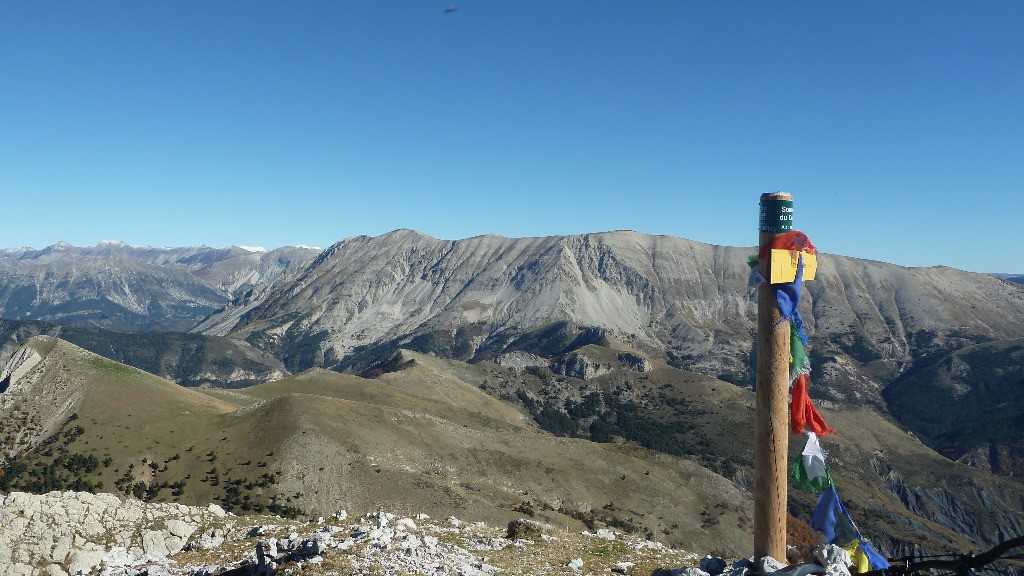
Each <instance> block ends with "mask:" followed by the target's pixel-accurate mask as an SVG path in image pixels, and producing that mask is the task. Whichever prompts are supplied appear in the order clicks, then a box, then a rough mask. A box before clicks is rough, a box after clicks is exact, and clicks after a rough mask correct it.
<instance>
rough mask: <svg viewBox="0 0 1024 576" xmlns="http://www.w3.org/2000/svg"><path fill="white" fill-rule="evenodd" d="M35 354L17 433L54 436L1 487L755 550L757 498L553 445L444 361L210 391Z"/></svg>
mask: <svg viewBox="0 0 1024 576" xmlns="http://www.w3.org/2000/svg"><path fill="white" fill-rule="evenodd" d="M30 345H31V346H33V347H34V349H35V353H36V354H38V356H39V357H40V358H41V359H40V360H39V361H38V363H37V364H36V365H35V366H34V367H32V369H31V370H29V371H28V372H27V373H26V374H23V375H21V377H20V378H18V379H17V380H16V381H13V382H12V383H11V387H10V388H9V389H8V391H7V392H5V393H4V395H3V396H2V397H3V398H4V404H3V410H4V411H5V413H4V416H5V418H4V421H5V422H13V421H14V420H15V419H12V418H8V417H7V416H8V415H10V414H13V413H14V411H15V410H19V411H23V412H24V413H27V414H29V416H28V418H27V419H26V425H27V426H31V425H34V424H33V422H34V421H35V420H39V419H44V420H46V422H42V424H44V425H43V426H42V427H43V428H46V427H47V426H49V427H50V429H52V432H51V433H49V434H46V433H40V434H37V435H35V436H32V437H31V438H29V436H26V435H24V434H21V432H20V431H18V430H14V429H12V430H10V431H8V432H9V433H11V434H13V437H17V438H19V440H16V442H15V444H16V446H13V447H12V448H16V450H13V451H12V452H11V456H12V458H11V459H10V460H8V461H7V464H6V466H5V469H4V478H3V482H4V484H3V485H2V486H0V487H2V488H4V489H14V488H26V487H27V488H51V487H54V486H50V485H38V483H37V484H33V483H34V482H36V480H38V479H39V477H40V476H42V477H44V479H45V477H46V474H47V473H46V470H54V471H55V472H54V473H53V474H50V476H52V477H53V478H52V483H59V482H63V483H64V487H68V486H70V485H73V483H74V482H75V481H76V479H79V478H80V479H81V480H82V481H83V482H88V483H91V486H92V488H93V489H96V490H108V491H120V492H124V493H133V494H136V495H139V496H140V497H142V498H145V499H151V500H155V501H179V502H183V503H190V504H201V503H204V502H209V501H211V500H216V501H218V502H220V503H221V504H222V505H223V506H225V507H226V508H228V509H230V510H234V511H237V512H245V511H249V510H251V511H266V510H270V511H276V512H279V513H284V514H298V513H309V514H326V513H329V512H333V511H334V510H335V509H337V508H346V509H349V510H355V511H359V510H373V509H376V508H377V507H378V506H384V505H386V506H387V508H388V509H392V510H396V511H407V512H409V513H412V512H417V511H425V512H427V513H428V514H431V515H433V516H442V517H443V516H444V515H446V514H455V515H457V516H459V517H461V518H464V519H467V520H488V521H492V522H497V523H504V522H507V521H508V520H510V519H511V518H514V517H521V516H523V515H530V516H534V517H535V518H537V519H544V520H547V521H549V522H551V523H553V524H555V525H558V526H563V525H564V526H573V527H576V528H581V527H583V526H584V525H587V526H591V527H597V526H602V525H611V526H616V527H619V528H620V529H623V530H628V531H634V532H637V533H639V534H641V535H649V536H650V537H652V538H657V539H659V540H662V541H665V542H668V543H674V544H676V545H683V544H685V545H686V546H689V547H700V548H702V549H708V550H715V551H719V552H721V553H723V554H729V555H743V554H747V553H749V550H747V548H748V547H749V546H750V542H749V529H750V517H749V507H750V506H749V497H748V496H747V495H746V494H745V493H744V492H742V491H741V490H739V489H737V488H736V487H735V486H734V485H732V484H731V483H729V482H728V481H726V480H725V479H724V478H721V477H720V476H717V475H715V474H712V473H710V472H708V471H707V470H705V469H704V468H702V467H700V466H698V465H696V464H695V463H692V462H690V461H687V460H684V459H679V458H674V457H670V456H667V455H665V454H659V453H656V452H652V451H649V450H645V449H642V448H639V447H637V446H635V445H628V444H627V445H622V444H595V443H592V442H589V441H586V440H580V439H572V438H559V437H555V436H553V435H551V434H548V433H546V432H544V431H542V430H540V429H539V428H537V427H536V426H534V425H532V424H531V423H529V421H528V420H526V419H525V418H523V416H522V414H521V413H519V412H517V411H516V410H514V409H512V408H510V407H508V406H507V405H505V404H503V403H501V402H500V401H499V400H496V399H494V398H492V397H489V396H487V395H486V394H485V393H484V392H482V391H480V390H479V389H477V387H476V386H475V385H473V384H471V383H467V382H466V381H464V380H462V379H461V378H459V377H458V376H457V375H455V374H453V373H451V372H450V371H446V370H444V364H443V363H438V362H436V361H434V360H433V359H428V358H425V357H419V356H415V355H411V356H410V357H409V359H408V360H411V364H410V363H407V366H406V369H405V370H403V371H400V372H396V373H392V374H388V375H387V377H386V378H382V379H377V380H367V379H362V378H358V377H353V376H345V375H339V374H334V373H329V372H324V371H311V372H307V373H304V374H301V375H299V376H296V377H294V378H289V379H285V380H282V381H279V382H273V383H270V384H264V385H260V386H255V387H252V388H247V389H244V390H208V391H207V390H202V391H200V390H194V389H186V388H181V387H179V386H176V385H174V384H173V383H171V382H168V381H166V380H162V379H160V378H156V377H154V376H152V375H148V374H146V373H143V372H141V371H139V370H136V369H133V368H130V367H127V366H124V365H122V364H118V363H114V362H111V361H109V360H106V359H103V358H100V357H97V356H95V355H92V354H90V353H88V352H86V351H84V350H81V349H79V348H77V347H75V346H73V345H70V344H68V343H66V342H63V341H60V340H56V339H52V338H50V339H35V340H33V341H32V342H31V343H30ZM417 382H422V383H424V385H423V386H417V385H416V383H417ZM60 391H65V392H68V393H70V392H74V393H72V394H70V396H68V401H67V402H65V404H68V414H66V415H63V416H61V415H60V414H57V413H52V412H51V413H47V414H45V415H42V416H38V417H37V416H34V415H35V414H43V413H42V412H40V411H39V409H38V408H37V407H35V406H29V405H28V404H26V402H25V400H26V399H28V398H31V397H45V396H47V395H50V396H53V395H54V394H58V395H59V394H60V393H61V392H60ZM18 413H19V414H21V413H22V412H18ZM72 414H73V415H74V416H72ZM19 422H20V420H19ZM51 438H52V439H54V440H50V439H51ZM82 459H84V462H85V464H84V465H79V464H73V465H72V466H71V468H73V470H71V469H68V468H67V467H65V463H67V462H72V461H73V462H79V460H82ZM93 459H95V461H96V462H97V463H98V464H97V465H93ZM19 471H20V473H19ZM82 485H83V486H87V485H86V484H82ZM711 518H713V519H714V520H713V521H712V520H710V519H711Z"/></svg>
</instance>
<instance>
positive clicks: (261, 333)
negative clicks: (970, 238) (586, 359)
mask: <svg viewBox="0 0 1024 576" xmlns="http://www.w3.org/2000/svg"><path fill="white" fill-rule="evenodd" d="M751 252H752V249H751V248H736V247H723V246H713V245H708V244H701V243H698V242H693V241H689V240H684V239H681V238H673V237H667V236H649V235H645V234H640V233H636V232H628V231H620V232H607V233H600V234H584V235H578V236H552V237H545V238H518V239H517V238H503V237H498V236H481V237H476V238H469V239H465V240H458V241H446V240H436V239H434V238H430V237H428V236H425V235H423V234H420V233H418V232H415V231H411V230H398V231H395V232H392V233H389V234H385V235H382V236H377V237H365V236H361V237H356V238H350V239H347V240H343V241H341V242H339V243H337V244H335V245H334V246H332V247H330V248H328V249H327V250H325V251H324V252H323V253H322V254H321V255H320V256H318V257H317V258H316V260H315V261H313V262H312V263H311V264H310V265H309V266H308V267H307V268H305V269H303V270H302V272H301V273H299V274H297V275H296V276H294V277H292V278H289V279H287V280H282V281H280V282H278V283H276V284H275V285H274V286H272V287H271V288H269V289H267V290H266V291H265V292H263V293H261V294H260V295H259V297H258V298H249V299H245V300H244V301H243V302H238V303H236V304H234V305H230V306H228V307H226V308H225V309H224V310H223V311H222V312H220V313H217V314H214V315H212V316H211V317H210V318H208V319H207V320H206V321H204V322H203V324H201V325H200V326H199V327H198V330H200V331H206V332H208V333H212V334H231V335H233V336H235V337H238V338H245V339H246V340H247V341H249V342H250V343H252V344H254V345H255V346H257V347H260V348H263V349H265V350H268V351H270V352H272V353H274V354H276V355H278V356H280V357H285V356H287V357H290V362H286V363H288V364H289V368H290V369H293V370H301V369H304V368H307V367H309V366H314V365H316V366H325V367H332V366H337V367H345V366H347V365H349V364H350V363H351V359H352V358H353V357H354V356H358V355H359V354H360V353H363V354H365V353H366V351H367V349H372V348H374V347H380V346H381V345H382V344H388V343H390V344H391V345H392V346H397V345H407V344H409V343H411V342H414V341H415V340H416V339H417V338H421V339H422V338H433V339H448V340H451V341H452V343H451V350H450V351H448V353H449V354H451V355H452V356H453V357H457V358H460V359H464V360H471V361H478V360H481V359H487V358H492V357H494V356H497V355H498V354H501V353H503V352H509V351H512V350H515V349H521V350H523V351H526V352H536V351H537V350H526V349H524V347H523V346H522V340H523V339H524V337H526V336H529V335H531V334H536V333H538V332H542V331H544V330H545V329H547V328H548V327H550V326H553V325H559V324H560V323H561V324H564V325H566V326H568V327H569V329H575V330H577V332H579V331H581V330H586V329H588V328H590V329H593V330H596V331H598V332H600V334H603V335H605V336H607V337H611V338H614V339H616V340H617V341H619V342H620V343H622V344H623V345H625V346H627V347H633V348H635V349H637V350H640V351H643V352H646V353H653V354H655V355H656V356H658V357H661V358H666V359H668V360H669V361H671V362H672V363H673V364H674V365H676V366H679V367H683V368H686V369H689V370H695V371H699V372H702V373H705V374H709V375H715V376H719V377H722V378H724V379H727V380H729V381H732V382H737V383H741V384H746V385H751V384H752V380H753V375H752V372H751V364H752V362H751V357H752V352H753V349H752V346H753V338H752V334H753V330H754V322H755V316H756V310H755V306H754V303H753V301H752V300H751V299H750V298H748V297H747V296H746V292H747V277H748V271H749V269H748V268H747V266H746V263H745V261H746V257H747V255H749V254H750V253H751ZM804 290H805V292H804V298H803V300H802V303H801V311H802V314H803V317H804V320H805V329H806V330H807V332H808V333H809V335H810V337H811V338H812V341H813V343H814V344H813V348H814V349H815V353H816V354H817V357H816V358H815V360H817V362H816V366H817V368H818V370H819V372H818V376H817V378H816V385H817V386H818V387H819V388H820V389H822V390H826V391H828V393H829V395H830V396H831V397H832V398H833V399H836V400H840V399H847V400H858V401H866V402H871V403H874V404H876V405H882V404H883V402H882V399H881V397H880V390H881V388H882V386H883V385H884V384H885V383H886V382H887V381H888V380H889V379H891V378H892V377H894V376H895V375H897V374H899V373H900V372H902V370H903V369H905V368H906V366H908V365H909V364H910V363H911V362H913V360H914V359H916V358H919V357H921V356H923V355H926V354H928V353H931V352H934V351H937V350H944V349H954V348H959V347H962V346H964V345H969V344H974V343H977V342H979V341H989V340H1004V339H1011V338H1020V337H1024V322H1022V321H1021V320H1022V319H1024V287H1021V286H1019V285H1015V284H1012V283H1009V282H1005V281H1002V280H1000V279H997V278H994V277H992V276H988V275H984V274H971V273H967V272H962V271H959V270H953V269H951V268H944V267H933V268H905V267H901V266H895V265H892V264H885V263H881V262H872V261H867V260H860V259H856V258H848V257H843V256H835V255H829V254H823V255H822V257H821V258H820V265H819V270H818V277H817V279H816V280H815V281H813V282H807V283H806V284H805V289H804ZM965 303H968V304H965ZM219 318H224V319H225V321H219ZM529 339H530V338H527V340H529ZM534 340H535V339H534Z"/></svg>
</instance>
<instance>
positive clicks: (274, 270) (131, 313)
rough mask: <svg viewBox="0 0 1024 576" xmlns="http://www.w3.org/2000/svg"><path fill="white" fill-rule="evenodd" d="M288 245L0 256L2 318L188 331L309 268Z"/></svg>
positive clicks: (60, 250)
mask: <svg viewBox="0 0 1024 576" xmlns="http://www.w3.org/2000/svg"><path fill="white" fill-rule="evenodd" d="M319 252H320V251H319V250H317V249H312V248H296V247H285V248H278V249H275V250H271V251H253V250H252V249H244V248H239V247H231V248H208V247H205V246H199V247H192V248H152V247H134V246H129V245H127V244H125V243H123V242H102V243H100V244H97V245H96V246H92V247H86V248H78V247H75V246H72V245H70V244H68V243H66V242H60V243H57V244H54V245H52V246H48V247H46V248H43V249H41V250H35V249H32V248H18V249H3V250H0V318H8V319H16V320H42V321H49V322H57V323H62V324H86V325H92V326H98V327H101V328H110V329H115V330H176V331H185V330H188V329H189V328H191V327H192V326H194V325H195V324H196V323H197V322H199V321H200V320H202V319H203V318H205V317H206V316H207V315H209V314H210V313H212V312H214V311H215V310H217V309H218V308H220V307H221V306H224V305H225V304H226V303H228V302H229V301H231V300H232V299H234V298H236V297H238V296H240V295H242V294H244V293H245V292H246V291H248V290H250V289H252V288H253V287H256V286H264V285H266V284H268V283H271V282H273V281H274V280H276V279H277V278H279V277H281V276H283V275H286V274H287V273H288V272H290V271H292V270H294V269H296V268H299V267H301V266H303V265H305V264H307V263H309V262H310V261H311V260H312V259H313V258H315V257H316V255H317V254H318V253H319Z"/></svg>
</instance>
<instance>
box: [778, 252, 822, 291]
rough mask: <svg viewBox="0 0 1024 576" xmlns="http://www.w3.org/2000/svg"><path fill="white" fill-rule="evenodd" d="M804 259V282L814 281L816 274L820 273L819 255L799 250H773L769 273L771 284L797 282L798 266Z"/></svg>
mask: <svg viewBox="0 0 1024 576" xmlns="http://www.w3.org/2000/svg"><path fill="white" fill-rule="evenodd" d="M800 256H803V258H804V280H814V273H815V272H817V271H818V255H817V254H811V253H810V252H801V251H799V250H781V249H777V248H772V254H771V265H772V268H771V270H770V271H769V273H770V276H769V277H768V279H769V282H770V283H772V284H785V283H786V282H792V281H794V280H796V266H797V263H798V262H799V261H800Z"/></svg>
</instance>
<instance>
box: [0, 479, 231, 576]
mask: <svg viewBox="0 0 1024 576" xmlns="http://www.w3.org/2000/svg"><path fill="white" fill-rule="evenodd" d="M226 516H227V514H225V512H224V511H223V510H221V509H220V507H219V506H216V505H212V504H211V505H210V506H208V507H206V508H196V507H187V506H181V505H178V504H143V503H142V502H139V501H138V500H131V499H127V500H121V499H119V498H118V497H117V496H114V495H113V494H89V493H85V492H51V493H49V494H42V495H36V494H26V493H23V492H12V493H10V494H7V495H6V496H3V498H2V499H0V526H3V528H2V529H0V568H2V569H3V572H4V574H12V575H13V574H24V575H30V574H50V575H54V576H56V575H61V574H75V573H77V572H82V573H90V572H91V571H92V570H93V569H94V568H97V567H99V566H101V565H103V566H107V567H124V566H143V565H147V564H151V563H152V564H161V563H165V562H166V558H167V557H168V556H170V555H173V554H176V553H178V552H180V551H181V550H183V549H184V548H185V545H186V544H187V543H188V542H190V541H195V542H197V544H196V545H197V546H200V545H202V544H200V542H216V538H217V537H221V538H223V536H222V534H223V528H222V527H223V526H224V525H225V522H224V519H225V517H226ZM203 538H206V540H203ZM222 541H223V540H222ZM133 573H134V572H133Z"/></svg>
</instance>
